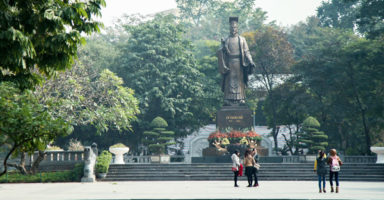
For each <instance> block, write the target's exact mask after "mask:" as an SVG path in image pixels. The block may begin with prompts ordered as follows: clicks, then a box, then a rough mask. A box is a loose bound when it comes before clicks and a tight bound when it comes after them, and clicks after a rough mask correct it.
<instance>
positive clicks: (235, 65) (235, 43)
mask: <svg viewBox="0 0 384 200" xmlns="http://www.w3.org/2000/svg"><path fill="white" fill-rule="evenodd" d="M217 57H218V62H219V72H220V73H221V74H222V76H223V79H222V85H221V86H222V87H221V89H222V91H223V92H224V100H228V101H230V102H237V101H241V100H244V99H245V87H246V85H247V83H248V75H249V74H251V73H252V67H253V66H250V63H253V61H252V57H251V54H250V52H249V49H248V45H247V42H246V40H245V38H244V37H242V36H235V37H228V38H226V39H225V40H224V42H223V44H222V46H221V48H220V49H219V50H218V51H217Z"/></svg>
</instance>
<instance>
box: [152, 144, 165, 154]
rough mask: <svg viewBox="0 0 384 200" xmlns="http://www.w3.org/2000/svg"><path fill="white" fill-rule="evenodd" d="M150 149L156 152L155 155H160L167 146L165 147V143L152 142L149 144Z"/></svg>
mask: <svg viewBox="0 0 384 200" xmlns="http://www.w3.org/2000/svg"><path fill="white" fill-rule="evenodd" d="M148 149H149V151H150V152H152V153H154V154H155V155H160V154H162V153H164V150H165V147H164V144H150V145H148Z"/></svg>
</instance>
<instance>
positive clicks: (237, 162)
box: [231, 150, 240, 187]
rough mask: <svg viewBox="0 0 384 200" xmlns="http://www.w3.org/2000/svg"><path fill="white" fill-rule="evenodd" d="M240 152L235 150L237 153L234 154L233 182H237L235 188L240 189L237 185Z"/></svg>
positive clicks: (232, 157)
mask: <svg viewBox="0 0 384 200" xmlns="http://www.w3.org/2000/svg"><path fill="white" fill-rule="evenodd" d="M239 156H240V152H239V151H238V150H235V152H234V153H233V154H232V156H231V159H232V171H233V173H234V177H233V180H234V181H235V187H239V185H237V177H238V176H239V168H240V158H239Z"/></svg>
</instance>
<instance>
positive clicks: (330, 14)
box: [317, 0, 358, 29]
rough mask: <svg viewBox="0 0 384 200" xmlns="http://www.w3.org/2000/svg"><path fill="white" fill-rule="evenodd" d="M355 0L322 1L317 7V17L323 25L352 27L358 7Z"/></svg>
mask: <svg viewBox="0 0 384 200" xmlns="http://www.w3.org/2000/svg"><path fill="white" fill-rule="evenodd" d="M356 2H357V1H356V0H349V1H345V0H331V1H323V2H322V4H321V6H320V7H318V8H317V17H319V19H320V22H321V25H322V26H325V27H333V28H344V29H353V28H354V26H355V19H356V15H357V11H358V8H357V7H356Z"/></svg>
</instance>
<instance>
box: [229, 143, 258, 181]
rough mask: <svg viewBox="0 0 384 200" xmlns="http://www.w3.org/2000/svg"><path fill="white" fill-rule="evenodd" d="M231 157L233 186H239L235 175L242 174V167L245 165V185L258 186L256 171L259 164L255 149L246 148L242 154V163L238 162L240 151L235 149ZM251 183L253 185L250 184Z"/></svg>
mask: <svg viewBox="0 0 384 200" xmlns="http://www.w3.org/2000/svg"><path fill="white" fill-rule="evenodd" d="M231 158H232V171H233V173H234V181H235V187H239V185H238V184H237V177H238V176H242V173H243V169H244V167H245V175H246V176H247V179H248V186H247V187H252V186H253V187H258V186H259V182H258V181H257V172H258V169H259V167H260V165H259V164H258V162H257V158H258V155H257V150H256V148H254V149H247V150H246V151H245V154H244V161H243V164H244V165H243V164H241V163H240V152H239V151H238V150H235V152H234V153H233V154H232V156H231ZM252 183H253V185H252Z"/></svg>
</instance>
